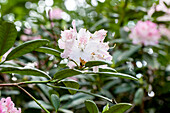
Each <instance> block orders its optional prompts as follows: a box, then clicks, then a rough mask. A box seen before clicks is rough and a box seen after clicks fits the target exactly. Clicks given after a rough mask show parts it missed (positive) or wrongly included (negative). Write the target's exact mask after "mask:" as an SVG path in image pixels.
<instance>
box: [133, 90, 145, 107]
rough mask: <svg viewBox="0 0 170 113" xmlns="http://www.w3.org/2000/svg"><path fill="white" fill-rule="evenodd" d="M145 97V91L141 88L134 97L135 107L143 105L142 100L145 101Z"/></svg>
mask: <svg viewBox="0 0 170 113" xmlns="http://www.w3.org/2000/svg"><path fill="white" fill-rule="evenodd" d="M143 95H144V91H143V89H142V88H139V89H138V90H137V91H136V93H135V97H134V100H133V102H134V104H135V105H140V104H141V103H142V99H143Z"/></svg>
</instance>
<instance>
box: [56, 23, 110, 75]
mask: <svg viewBox="0 0 170 113" xmlns="http://www.w3.org/2000/svg"><path fill="white" fill-rule="evenodd" d="M72 25H73V29H72V28H70V30H64V31H62V32H61V39H59V41H58V44H59V47H60V49H64V52H63V53H62V54H61V57H62V58H68V59H70V61H69V62H68V64H67V66H69V68H74V67H75V66H76V64H77V65H78V66H82V65H84V64H85V63H86V62H87V61H96V60H103V61H111V60H112V56H111V55H110V54H109V52H108V49H109V46H108V44H109V43H108V42H103V41H104V39H105V36H106V33H107V31H105V30H103V29H102V30H99V31H96V32H95V33H94V34H91V33H90V32H89V31H88V30H86V29H83V28H81V29H80V30H79V32H77V30H76V26H75V21H73V22H72ZM71 60H73V61H74V62H73V61H71ZM75 62H76V64H75ZM80 64H81V65H80ZM97 68H98V67H94V68H93V69H94V71H95V72H96V71H97Z"/></svg>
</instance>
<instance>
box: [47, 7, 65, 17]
mask: <svg viewBox="0 0 170 113" xmlns="http://www.w3.org/2000/svg"><path fill="white" fill-rule="evenodd" d="M62 13H63V11H62V10H61V9H60V8H53V9H52V10H51V11H50V12H49V16H50V18H51V19H62Z"/></svg>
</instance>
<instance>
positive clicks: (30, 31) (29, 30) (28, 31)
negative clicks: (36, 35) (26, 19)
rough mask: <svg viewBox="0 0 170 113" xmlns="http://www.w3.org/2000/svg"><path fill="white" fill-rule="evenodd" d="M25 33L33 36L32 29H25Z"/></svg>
mask: <svg viewBox="0 0 170 113" xmlns="http://www.w3.org/2000/svg"><path fill="white" fill-rule="evenodd" d="M24 33H25V34H28V35H30V34H32V29H31V28H26V29H24Z"/></svg>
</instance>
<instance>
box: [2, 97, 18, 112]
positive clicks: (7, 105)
mask: <svg viewBox="0 0 170 113" xmlns="http://www.w3.org/2000/svg"><path fill="white" fill-rule="evenodd" d="M0 113H21V109H20V108H19V109H17V108H16V107H15V104H14V103H13V102H12V100H11V98H10V97H7V98H6V99H5V98H2V99H1V100H0Z"/></svg>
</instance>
